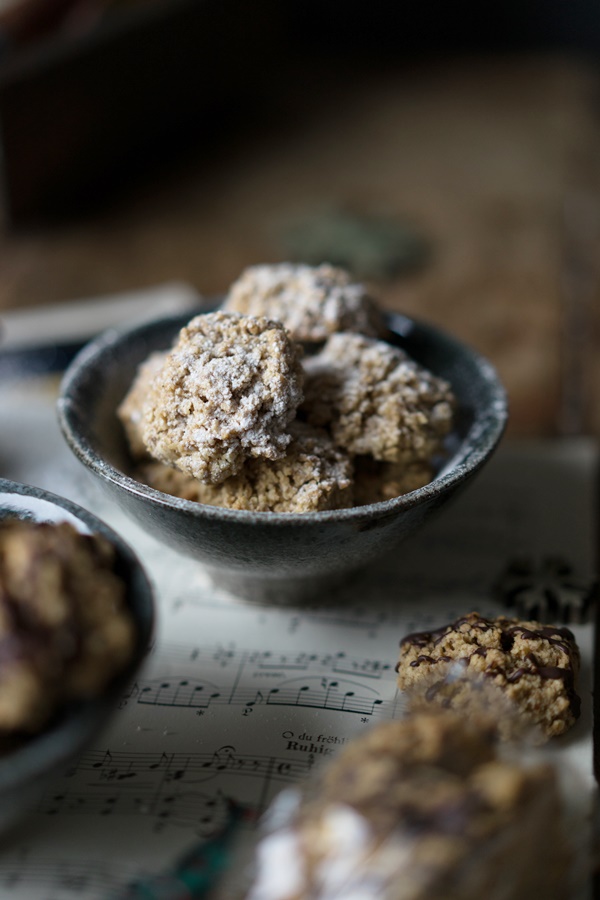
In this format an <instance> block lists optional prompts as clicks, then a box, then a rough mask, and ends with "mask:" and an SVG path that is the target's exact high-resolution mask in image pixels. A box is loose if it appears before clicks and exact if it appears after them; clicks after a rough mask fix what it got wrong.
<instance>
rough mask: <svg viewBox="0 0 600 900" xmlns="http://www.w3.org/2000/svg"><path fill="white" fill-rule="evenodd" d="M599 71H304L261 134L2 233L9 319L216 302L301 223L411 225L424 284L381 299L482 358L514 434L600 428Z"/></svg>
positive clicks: (489, 63)
mask: <svg viewBox="0 0 600 900" xmlns="http://www.w3.org/2000/svg"><path fill="white" fill-rule="evenodd" d="M597 86H598V85H597V75H596V72H595V71H593V70H592V69H591V68H590V67H589V66H586V65H583V64H582V63H580V62H574V61H572V60H568V59H565V58H534V59H532V58H520V59H519V58H517V59H508V58H506V59H495V60H479V61H474V60H471V61H464V60H463V61H453V62H448V63H443V62H441V61H438V62H437V63H436V64H435V65H432V64H427V65H425V64H424V63H423V64H420V65H415V66H414V67H411V68H404V69H402V70H396V71H390V72H388V73H386V74H383V73H381V72H379V73H373V72H370V73H368V72H367V73H366V72H360V73H356V74H355V75H352V74H350V73H348V72H345V73H344V76H343V77H340V78H338V79H335V80H333V79H329V78H328V79H323V78H322V77H321V76H320V75H319V74H318V73H316V72H314V73H313V74H312V75H309V74H306V78H305V82H304V84H303V86H302V88H298V91H297V93H295V94H293V95H292V97H290V98H289V109H288V111H287V114H285V113H284V114H283V115H282V112H283V111H282V110H281V109H279V110H277V111H276V112H274V115H273V121H272V123H271V124H270V126H269V127H265V126H264V124H263V125H262V126H261V127H259V128H257V129H256V132H255V133H253V134H252V135H251V136H250V135H249V136H247V137H244V138H239V139H237V140H236V141H235V143H232V145H231V146H230V147H229V148H228V149H223V151H222V152H221V153H220V154H219V155H218V156H217V157H215V156H213V157H212V158H211V159H210V160H207V159H206V158H203V159H202V160H198V161H193V160H192V161H188V162H186V163H185V165H182V166H181V167H180V168H179V170H178V171H172V172H170V173H169V174H164V173H163V175H162V176H161V177H160V178H156V179H155V181H154V183H153V184H151V185H148V184H146V185H145V186H144V187H140V186H138V187H137V188H136V189H134V190H132V191H131V192H129V194H128V195H127V196H126V197H123V198H122V199H121V200H120V201H119V203H118V204H114V205H113V206H112V207H111V208H110V209H105V210H104V211H103V212H102V213H98V214H96V215H93V216H89V217H87V218H86V219H85V220H82V221H80V222H78V223H76V224H74V225H70V226H68V227H67V226H63V227H62V228H55V229H47V230H40V231H38V232H32V233H29V234H19V235H9V234H4V235H0V309H1V308H11V307H16V306H21V307H24V306H32V305H36V304H42V303H51V302H58V301H65V300H73V301H75V300H77V299H78V298H81V297H86V296H96V295H99V294H103V293H110V292H114V291H120V290H125V289H130V288H140V287H143V286H145V285H153V284H156V283H158V282H162V281H170V280H182V281H186V282H191V283H192V284H193V285H195V286H196V287H197V288H198V289H199V290H200V291H201V292H203V293H206V294H210V293H215V292H221V291H223V290H224V289H226V287H227V285H228V284H229V283H230V282H231V281H232V280H233V279H234V278H235V277H236V276H237V275H238V273H239V272H240V271H241V269H242V268H243V267H244V266H245V265H248V264H251V263H255V262H261V261H274V260H277V259H282V258H284V256H285V251H284V249H283V246H282V243H281V240H280V235H281V228H282V227H283V226H284V224H285V223H286V222H287V221H288V220H289V218H290V217H293V216H296V215H303V214H305V213H307V212H308V213H311V212H314V211H315V210H318V209H320V208H326V207H330V206H343V207H351V208H353V209H357V210H359V211H361V212H371V213H375V214H386V215H389V214H391V215H396V216H399V217H401V218H403V219H406V220H408V221H412V222H414V223H415V224H416V225H418V226H419V227H420V228H421V230H423V232H424V233H425V234H426V235H428V236H429V238H430V239H431V241H432V245H433V248H434V249H433V255H432V259H431V262H430V264H429V265H428V266H427V267H426V268H425V269H424V270H423V271H421V272H420V273H416V274H413V275H411V276H410V277H408V276H404V277H398V278H395V279H394V280H392V281H386V282H382V283H379V284H374V285H373V288H374V289H375V290H376V292H377V293H378V294H379V295H380V296H381V298H382V300H383V301H384V303H385V304H386V305H389V306H390V307H393V308H395V309H398V310H403V311H406V312H408V313H411V314H415V315H418V316H420V317H422V318H427V319H430V320H432V321H434V322H437V323H440V324H442V325H443V326H444V327H445V328H446V329H448V330H450V331H452V332H453V333H455V334H456V335H457V336H459V337H461V338H463V339H465V340H467V341H469V342H470V343H472V344H473V345H474V346H475V347H476V348H477V349H479V350H480V351H481V352H483V353H485V354H486V355H487V356H488V357H489V358H490V359H491V360H492V361H493V363H494V364H495V365H496V367H497V368H498V370H499V371H500V374H501V375H502V377H503V379H504V381H505V383H506V385H507V388H508V391H509V397H510V403H511V425H510V433H512V434H515V435H516V434H519V435H532V434H536V435H555V434H559V433H564V432H575V433H579V432H586V431H595V432H596V433H597V432H598V429H599V428H600V400H599V397H598V393H597V392H594V386H595V384H596V383H597V382H598V376H599V375H600V371H599V370H600V362H599V361H598V356H599V354H598V352H597V351H598V339H599V338H598V324H599V323H598V303H597V284H598V279H597V274H598V273H597V265H598V263H597V259H598V256H599V254H598V252H597V251H598V244H599V241H598V236H599V234H600V220H599V215H598V207H597V203H598V196H597V193H596V191H597V188H598V181H597V175H596V166H597V159H598V152H597V150H598V132H597V121H596V109H595V102H596V91H597Z"/></svg>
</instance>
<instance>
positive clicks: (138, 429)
mask: <svg viewBox="0 0 600 900" xmlns="http://www.w3.org/2000/svg"><path fill="white" fill-rule="evenodd" d="M166 359H167V351H164V352H162V353H161V352H157V353H151V354H150V356H149V357H148V358H147V359H146V360H144V362H143V363H142V364H141V365H140V366H139V367H138V370H137V372H136V376H135V378H134V380H133V382H132V384H131V387H130V388H129V390H128V391H127V394H126V395H125V397H124V398H123V400H122V401H121V403H120V404H119V406H118V407H117V416H118V418H119V421H120V422H121V424H122V425H123V429H124V431H125V436H126V438H127V443H128V445H129V450H130V453H131V455H132V457H133V458H134V459H144V458H147V457H148V456H149V454H148V448H147V447H146V444H145V442H144V438H143V436H142V423H143V421H144V412H145V408H146V400H147V398H148V396H149V393H150V387H151V385H152V382H153V381H154V378H155V376H156V375H158V373H159V372H160V370H161V369H162V367H163V366H164V364H165V361H166Z"/></svg>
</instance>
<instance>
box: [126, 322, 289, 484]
mask: <svg viewBox="0 0 600 900" xmlns="http://www.w3.org/2000/svg"><path fill="white" fill-rule="evenodd" d="M300 354H301V350H300V348H299V347H298V346H297V345H295V344H294V343H293V342H292V341H291V340H290V338H289V336H288V334H287V332H286V330H285V328H284V326H283V325H282V324H281V323H280V322H274V321H272V320H270V319H266V318H263V317H254V316H241V315H239V314H236V313H227V312H222V311H219V312H215V313H208V314H204V315H199V316H196V317H195V318H194V319H192V320H191V321H190V322H189V323H188V325H187V326H186V327H184V328H182V330H181V332H180V333H179V338H178V340H177V342H176V344H175V345H174V347H173V349H172V350H171V352H170V353H169V354H168V355H167V357H166V360H165V364H164V366H163V367H162V368H161V370H160V371H159V373H158V374H157V375H156V376H155V378H154V380H153V382H152V385H151V387H150V390H149V396H148V399H147V402H146V406H145V410H144V417H143V423H142V436H143V440H144V443H145V444H146V447H147V448H148V450H149V451H150V453H151V454H152V456H153V457H154V458H155V459H157V460H159V461H160V462H163V463H166V464H167V465H171V466H175V468H177V469H179V470H180V471H181V472H184V473H186V474H188V475H192V476H193V477H194V478H197V479H198V480H199V481H202V482H205V483H207V484H218V483H220V482H221V481H224V480H225V479H226V478H228V477H230V476H231V475H235V474H236V472H238V471H239V470H240V469H241V467H242V466H243V464H244V461H245V460H246V459H250V458H253V457H259V458H260V457H264V458H265V459H279V458H281V457H283V456H284V455H285V451H286V447H287V445H288V444H289V442H290V440H291V437H290V435H289V433H288V432H287V425H288V423H289V422H290V421H291V420H292V419H293V418H294V416H295V414H296V408H297V407H298V404H299V403H300V401H301V399H302V381H303V373H302V367H301V364H300Z"/></svg>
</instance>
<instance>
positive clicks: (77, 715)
mask: <svg viewBox="0 0 600 900" xmlns="http://www.w3.org/2000/svg"><path fill="white" fill-rule="evenodd" d="M11 494H12V495H14V494H17V495H19V496H21V497H26V498H27V497H29V498H32V499H33V498H35V499H38V500H43V501H45V502H47V503H49V504H50V505H51V506H54V507H57V508H58V510H59V511H64V512H67V513H68V514H69V515H70V516H72V517H74V518H75V519H77V520H78V521H79V522H81V523H82V524H83V525H84V526H85V527H86V528H87V529H89V531H90V532H92V533H96V534H101V535H103V536H104V537H105V538H107V539H108V540H109V541H110V542H111V544H113V546H114V547H115V548H116V550H117V553H118V557H119V560H120V562H121V563H122V564H124V565H125V567H126V569H127V573H128V578H127V580H128V584H129V590H130V591H135V594H136V596H138V597H139V598H141V601H142V602H141V603H140V604H139V607H140V608H141V609H140V608H138V606H136V609H135V625H136V642H135V649H134V652H133V655H132V657H131V659H130V660H129V662H128V664H127V665H126V667H125V668H124V669H123V670H122V671H121V672H119V673H117V675H115V677H114V678H113V679H111V681H110V683H109V684H108V686H107V687H106V688H105V689H104V691H103V692H102V694H101V695H100V696H97V697H92V698H89V699H83V700H79V701H76V702H73V703H72V704H69V705H68V706H67V707H66V710H65V712H64V714H60V715H59V716H58V718H57V719H56V721H55V722H52V723H50V724H49V725H48V727H47V728H45V729H43V730H42V731H40V732H38V733H34V734H32V735H31V736H30V737H27V738H25V739H24V742H23V743H22V744H19V745H18V746H17V747H15V749H14V750H11V751H9V752H8V753H7V754H6V755H5V756H0V794H1V792H2V791H4V790H7V789H9V790H11V791H12V790H14V789H15V788H18V787H20V786H23V787H28V786H30V785H32V784H34V783H35V782H36V781H37V779H40V778H43V777H45V776H47V775H50V774H51V773H54V772H55V771H56V770H57V769H59V768H60V766H61V765H64V766H67V765H68V764H69V762H71V761H73V759H74V757H75V756H77V754H79V753H81V752H82V751H83V750H84V749H85V747H86V746H87V745H88V744H89V743H90V742H91V741H92V740H93V739H94V737H95V736H96V735H97V734H98V732H99V731H100V730H101V729H102V728H103V727H105V726H106V724H107V722H108V720H109V718H110V716H111V714H112V713H113V712H116V704H117V702H118V700H119V698H120V697H122V696H123V694H124V693H125V691H126V689H127V687H128V686H129V685H130V684H131V683H132V681H133V679H134V677H135V675H136V673H137V672H138V671H139V669H140V667H141V666H142V664H143V662H144V660H145V659H146V656H147V654H148V652H149V649H150V646H151V642H152V640H153V636H154V631H155V627H156V603H155V597H154V589H153V587H152V584H151V582H150V579H149V577H148V575H147V573H146V571H145V569H144V567H143V565H142V563H141V561H140V560H139V558H138V556H137V554H136V553H135V552H134V551H133V550H132V548H131V547H130V546H129V544H128V543H127V542H126V541H124V540H123V538H122V537H120V535H119V534H117V532H115V531H114V530H113V529H112V528H111V527H110V526H109V525H107V524H106V523H105V522H104V521H102V519H99V518H98V517H97V516H96V515H94V513H92V512H90V511H89V510H87V509H84V508H83V507H82V506H79V505H78V504H77V503H74V502H73V501H71V500H68V499H67V498H66V497H62V496H60V495H59V494H55V493H53V492H52V491H49V490H46V489H44V488H39V487H36V486H34V485H30V484H24V483H22V482H17V481H11V480H10V479H6V478H0V508H3V503H4V502H5V498H6V496H10V495H11ZM15 512H16V513H17V514H18V510H15ZM38 521H41V519H38Z"/></svg>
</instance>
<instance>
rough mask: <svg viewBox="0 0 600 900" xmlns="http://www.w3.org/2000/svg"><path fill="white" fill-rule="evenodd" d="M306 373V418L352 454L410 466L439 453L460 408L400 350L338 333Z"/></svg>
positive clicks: (308, 363)
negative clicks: (456, 409) (328, 432)
mask: <svg viewBox="0 0 600 900" xmlns="http://www.w3.org/2000/svg"><path fill="white" fill-rule="evenodd" d="M304 367H305V371H306V381H305V389H304V392H305V399H304V402H303V404H302V407H301V409H302V412H303V414H304V415H305V416H306V417H307V419H308V421H309V422H311V423H312V424H313V425H317V426H320V427H327V428H329V429H330V431H331V434H332V436H333V439H334V441H335V442H336V443H337V444H338V445H339V446H340V447H344V449H346V450H347V451H348V452H349V453H351V454H353V455H363V456H365V455H371V456H373V457H374V459H376V460H381V461H385V462H395V463H402V464H403V465H412V464H414V463H415V462H419V461H423V462H430V461H431V459H432V457H433V456H435V454H437V453H439V452H441V450H442V446H443V439H444V437H445V436H446V435H447V434H448V432H449V431H450V429H451V426H452V417H453V407H454V404H455V401H454V397H453V394H452V391H451V389H450V385H449V384H448V383H447V382H446V381H445V380H443V379H441V378H437V377H436V376H435V375H433V374H432V373H431V372H429V371H428V370H426V369H424V368H423V367H422V366H420V365H419V364H418V363H416V362H415V361H414V360H412V359H411V358H410V357H408V356H407V354H406V353H404V352H403V351H402V350H401V349H399V348H398V347H394V346H392V345H390V344H387V343H385V342H383V341H377V340H372V339H371V338H367V337H364V336H362V335H356V334H334V335H332V337H330V338H329V340H328V341H327V343H326V344H325V346H324V348H323V349H322V350H321V352H320V353H318V354H315V355H314V356H310V357H308V358H307V359H306V361H305V363H304Z"/></svg>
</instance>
